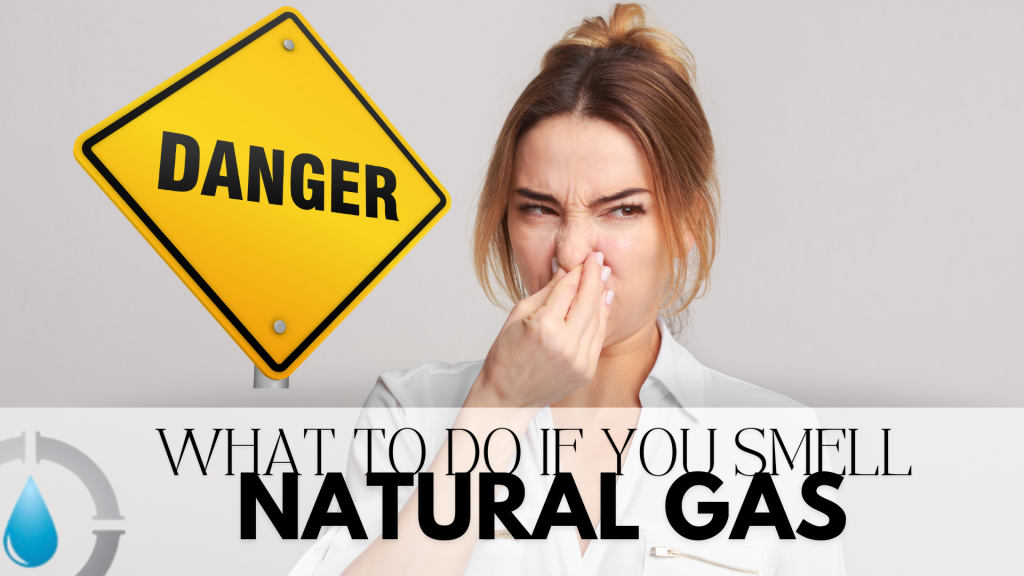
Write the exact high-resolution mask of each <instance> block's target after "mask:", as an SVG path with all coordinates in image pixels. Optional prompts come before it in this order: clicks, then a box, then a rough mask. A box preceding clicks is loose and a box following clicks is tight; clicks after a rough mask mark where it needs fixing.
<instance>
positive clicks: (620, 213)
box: [610, 204, 644, 218]
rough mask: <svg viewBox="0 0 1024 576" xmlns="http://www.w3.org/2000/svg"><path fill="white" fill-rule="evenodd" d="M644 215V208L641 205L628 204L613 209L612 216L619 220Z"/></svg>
mask: <svg viewBox="0 0 1024 576" xmlns="http://www.w3.org/2000/svg"><path fill="white" fill-rule="evenodd" d="M643 213H644V208H643V206H640V205H639V204H626V205H623V206H619V207H617V208H614V209H612V211H611V212H610V214H611V215H612V216H615V217H617V218H632V217H634V216H639V215H640V214H643Z"/></svg>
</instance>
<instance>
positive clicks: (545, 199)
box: [516, 188, 558, 204]
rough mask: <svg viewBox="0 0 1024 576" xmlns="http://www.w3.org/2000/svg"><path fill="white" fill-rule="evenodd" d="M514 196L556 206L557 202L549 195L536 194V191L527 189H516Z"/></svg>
mask: <svg viewBox="0 0 1024 576" xmlns="http://www.w3.org/2000/svg"><path fill="white" fill-rule="evenodd" d="M516 194H520V195H522V196H526V197H527V198H529V199H530V200H535V201H537V202H550V203H552V204H558V200H555V197H554V196H552V195H551V194H543V193H541V192H537V191H536V190H530V189H529V188H516Z"/></svg>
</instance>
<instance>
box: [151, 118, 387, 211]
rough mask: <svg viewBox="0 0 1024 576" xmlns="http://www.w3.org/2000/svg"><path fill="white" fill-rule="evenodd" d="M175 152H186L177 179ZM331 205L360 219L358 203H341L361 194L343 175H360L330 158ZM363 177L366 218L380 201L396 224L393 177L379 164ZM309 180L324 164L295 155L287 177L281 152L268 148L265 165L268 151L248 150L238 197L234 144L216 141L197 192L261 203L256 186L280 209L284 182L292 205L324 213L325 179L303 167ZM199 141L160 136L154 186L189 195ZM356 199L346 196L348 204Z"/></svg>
mask: <svg viewBox="0 0 1024 576" xmlns="http://www.w3.org/2000/svg"><path fill="white" fill-rule="evenodd" d="M179 149H180V151H181V152H182V153H184V155H185V156H184V166H185V169H184V171H183V172H182V175H181V178H175V177H174V172H175V170H174V167H175V162H176V159H177V154H178V153H179ZM330 165H331V177H330V184H331V186H330V188H331V190H330V192H331V193H330V206H329V209H330V211H331V212H334V213H336V214H348V215H351V216H359V215H360V213H359V212H360V210H359V204H358V203H351V202H346V201H345V194H346V193H349V194H359V193H360V189H359V188H360V187H359V182H358V181H356V180H346V179H345V175H346V173H349V174H354V175H357V174H359V173H360V170H359V164H358V163H356V162H346V161H344V160H331V161H330ZM365 166H366V171H365V172H364V178H363V191H364V192H365V194H366V201H365V205H366V214H365V215H366V216H368V217H370V218H377V214H378V209H379V206H380V205H381V203H383V206H384V218H386V219H388V220H398V206H397V204H396V202H395V198H394V196H393V194H394V192H395V186H396V185H397V182H396V179H395V173H394V172H392V171H391V170H388V169H387V168H384V167H383V166H374V165H372V164H366V165H365ZM307 167H308V169H309V173H310V174H311V175H313V176H323V175H324V163H323V162H322V161H321V160H320V159H319V158H317V157H316V156H314V155H312V154H298V155H297V156H295V158H294V159H293V160H292V165H291V170H289V171H288V174H287V175H286V173H285V170H284V151H283V150H272V151H271V157H270V159H269V161H268V159H267V152H266V150H264V149H263V148H260V147H259V146H249V174H248V178H247V183H248V187H247V188H246V191H245V192H246V193H245V197H244V198H243V196H242V183H241V178H240V177H239V173H238V161H237V159H236V157H235V145H234V143H232V142H227V141H225V140H217V143H216V144H215V145H214V147H213V156H212V158H211V159H210V165H209V166H208V167H207V169H206V177H205V178H204V179H203V187H202V189H201V191H200V194H202V195H203V196H216V195H217V192H219V191H220V189H221V188H224V189H226V192H227V195H228V198H231V199H233V200H243V199H244V200H248V201H249V202H259V201H260V182H262V183H263V190H264V191H265V192H266V194H267V202H269V203H270V204H274V205H277V206H281V205H282V204H283V202H284V184H285V180H286V179H287V180H288V183H289V190H290V191H291V199H292V203H293V204H295V205H296V206H298V207H299V208H301V209H303V210H321V211H323V210H324V209H325V204H326V200H327V199H326V197H325V194H324V181H323V180H321V179H317V178H315V177H311V178H306V169H307ZM199 174H200V166H199V142H197V141H196V139H195V138H192V137H191V136H187V135H185V134H176V133H174V132H164V136H163V143H162V144H161V146H160V175H159V182H158V184H157V188H159V189H161V190H170V191H172V192H188V191H190V190H193V189H195V187H196V185H197V184H198V183H199ZM353 199H356V198H354V197H353V196H349V200H353Z"/></svg>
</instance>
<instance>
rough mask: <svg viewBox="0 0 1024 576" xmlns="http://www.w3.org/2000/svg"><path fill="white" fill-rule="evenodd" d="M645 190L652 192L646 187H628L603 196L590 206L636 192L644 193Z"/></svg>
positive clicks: (620, 198)
mask: <svg viewBox="0 0 1024 576" xmlns="http://www.w3.org/2000/svg"><path fill="white" fill-rule="evenodd" d="M644 192H647V193H650V190H648V189H646V188H626V189H625V190H623V191H622V192H616V193H615V194H611V195H609V196H602V197H600V198H598V199H597V200H594V201H593V202H591V203H590V206H600V205H601V204H608V203H610V202H615V201H617V200H622V199H623V198H628V197H630V196H632V195H634V194H642V193H644Z"/></svg>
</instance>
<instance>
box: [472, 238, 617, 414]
mask: <svg viewBox="0 0 1024 576" xmlns="http://www.w3.org/2000/svg"><path fill="white" fill-rule="evenodd" d="M610 273H611V269H610V268H607V267H605V266H604V258H603V255H602V254H601V253H600V252H594V253H591V254H590V255H589V256H587V259H586V260H584V262H583V264H581V265H579V266H577V267H575V268H573V269H572V270H570V271H568V272H565V271H563V270H561V269H558V271H557V272H556V273H555V276H554V277H553V278H552V279H551V282H550V283H548V285H547V286H545V287H544V288H543V289H541V290H538V291H537V292H536V293H535V294H533V295H532V296H530V297H528V298H524V299H523V300H521V301H519V303H517V304H516V305H515V307H513V308H512V313H511V314H509V317H508V320H507V321H505V325H504V326H503V327H502V328H501V332H499V333H498V337H497V338H496V339H495V341H494V344H493V345H492V346H491V349H490V351H489V352H488V353H487V358H486V360H484V365H483V368H482V369H481V371H480V376H479V377H478V378H477V381H476V382H475V383H474V384H473V389H472V390H471V391H470V395H469V398H467V404H466V405H467V406H469V405H475V406H491V407H526V406H537V407H539V406H547V405H549V404H553V403H555V402H558V401H559V400H561V399H563V398H565V397H566V396H568V395H569V394H571V393H572V392H574V391H575V390H577V389H579V388H582V387H583V386H585V385H587V384H588V383H589V382H590V381H591V380H592V379H593V378H594V373H595V372H596V370H597V361H598V358H599V357H600V356H601V348H602V347H603V345H604V334H605V326H606V325H607V321H608V312H609V310H610V309H611V301H612V298H613V297H614V293H613V292H611V291H608V290H605V282H606V281H607V280H608V277H609V276H610Z"/></svg>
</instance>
